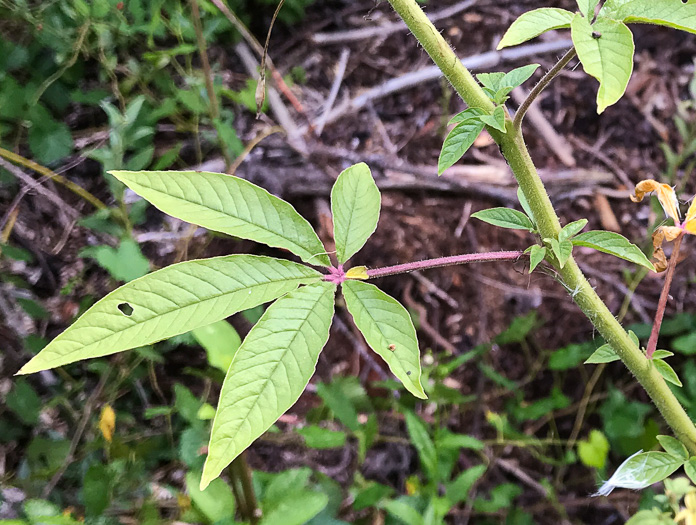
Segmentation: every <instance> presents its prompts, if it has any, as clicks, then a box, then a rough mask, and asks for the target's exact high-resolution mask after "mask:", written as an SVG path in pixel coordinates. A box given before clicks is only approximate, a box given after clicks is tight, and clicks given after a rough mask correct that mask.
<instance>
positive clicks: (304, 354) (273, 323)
mask: <svg viewBox="0 0 696 525" xmlns="http://www.w3.org/2000/svg"><path fill="white" fill-rule="evenodd" d="M335 290H336V286H335V285H334V284H332V283H327V282H320V283H315V284H311V285H308V286H304V287H302V288H300V289H298V290H295V291H294V292H291V293H289V294H287V295H286V296H284V297H282V298H281V299H278V300H277V301H276V302H275V303H273V304H272V305H271V306H270V307H269V308H268V310H266V312H265V313H264V314H263V316H261V319H259V321H258V323H256V325H254V327H253V328H252V329H251V331H250V332H249V334H248V335H247V337H246V339H245V340H244V342H243V343H242V346H240V347H239V350H238V351H237V353H236V354H235V357H234V360H233V361H232V365H231V366H230V369H229V370H228V372H227V376H226V377H225V381H224V383H223V385H222V391H221V393H220V401H219V403H218V409H217V413H216V414H215V420H214V421H213V430H212V433H211V436H210V445H209V447H208V457H207V458H206V462H205V467H204V468H203V477H202V479H201V489H204V488H205V487H206V486H207V485H208V484H209V483H210V482H211V481H212V480H213V479H215V478H217V477H218V476H219V474H220V472H222V470H223V469H224V468H225V467H226V466H227V465H229V464H230V463H231V462H232V460H234V459H235V458H236V457H237V456H238V455H239V454H241V453H242V451H244V449H246V448H247V447H248V446H249V445H250V444H251V443H252V442H253V441H254V440H255V439H256V438H258V437H259V436H260V435H261V434H263V433H264V432H265V431H266V430H267V429H268V428H269V427H270V426H271V425H272V424H273V423H275V422H276V420H277V419H278V418H279V417H280V416H282V415H283V414H284V413H285V411H286V410H288V409H289V408H290V407H291V406H292V405H294V404H295V402H296V401H297V400H298V399H299V397H300V395H301V394H302V392H303V391H304V389H305V386H306V385H307V383H308V382H309V380H310V379H311V377H312V375H313V374H314V370H315V367H316V364H317V360H318V359H319V353H320V352H321V350H322V348H324V345H325V344H326V341H327V340H328V338H329V327H330V326H331V320H332V319H333V313H334V292H335Z"/></svg>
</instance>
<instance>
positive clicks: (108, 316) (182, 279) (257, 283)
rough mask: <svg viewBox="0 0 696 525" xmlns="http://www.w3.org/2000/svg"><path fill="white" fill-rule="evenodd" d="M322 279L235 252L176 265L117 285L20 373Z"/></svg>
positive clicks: (98, 352) (132, 343) (220, 315)
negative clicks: (119, 285)
mask: <svg viewBox="0 0 696 525" xmlns="http://www.w3.org/2000/svg"><path fill="white" fill-rule="evenodd" d="M319 279H321V274H320V273H319V272H317V271H315V270H313V269H311V268H308V267H307V266H303V265H301V264H296V263H293V262H290V261H283V260H279V259H272V258H270V257H258V256H253V255H229V256H225V257H215V258H211V259H203V260H200V261H188V262H183V263H179V264H173V265H171V266H168V267H166V268H163V269H161V270H158V271H156V272H153V273H151V274H149V275H146V276H145V277H141V278H140V279H136V280H135V281H131V282H130V283H128V284H125V285H123V286H121V287H120V288H118V289H116V290H114V291H113V292H111V293H110V294H109V295H107V296H106V297H104V298H103V299H102V300H100V301H98V302H97V303H96V304H95V305H94V306H92V307H91V308H90V309H89V310H87V311H86V312H85V313H84V314H83V315H82V317H80V318H79V319H78V320H77V321H75V323H73V324H72V325H71V326H70V327H69V328H67V329H66V330H65V331H64V332H63V333H62V334H60V335H59V336H58V337H56V338H55V339H54V340H53V341H51V343H49V344H48V346H46V348H44V349H43V350H42V351H41V352H40V353H39V354H38V355H36V356H35V357H34V358H33V359H32V360H31V361H29V363H27V364H26V365H24V367H23V368H22V369H21V370H20V371H19V373H20V374H31V373H33V372H38V371H40V370H46V369H49V368H55V367H57V366H62V365H65V364H68V363H73V362H75V361H79V360H82V359H89V358H92V357H100V356H104V355H109V354H114V353H116V352H121V351H123V350H128V349H130V348H135V347H137V346H143V345H148V344H151V343H155V342H157V341H161V340H162V339H166V338H168V337H172V336H175V335H179V334H182V333H184V332H188V331H189V330H193V329H194V328H198V327H200V326H205V325H207V324H210V323H211V322H215V321H218V320H220V319H224V318H226V317H228V316H230V315H232V314H234V313H236V312H239V311H241V310H246V309H247V308H252V307H254V306H257V305H259V304H263V303H265V302H268V301H272V300H273V299H275V298H277V297H280V296H281V295H283V294H285V293H287V292H289V291H291V290H294V289H295V288H297V287H298V286H299V285H300V284H309V283H313V282H316V281H318V280H319Z"/></svg>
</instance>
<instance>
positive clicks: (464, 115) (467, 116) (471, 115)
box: [447, 108, 486, 126]
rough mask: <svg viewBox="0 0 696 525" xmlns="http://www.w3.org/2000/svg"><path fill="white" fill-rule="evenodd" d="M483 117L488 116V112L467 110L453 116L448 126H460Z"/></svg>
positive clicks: (473, 109)
mask: <svg viewBox="0 0 696 525" xmlns="http://www.w3.org/2000/svg"><path fill="white" fill-rule="evenodd" d="M481 115H486V112H485V111H483V110H482V109H479V108H466V109H465V110H464V111H462V112H460V113H457V114H456V115H455V116H453V117H452V118H451V119H450V121H449V122H448V123H447V125H448V126H451V125H452V124H459V123H460V122H464V121H465V120H471V119H474V120H476V119H478V118H479V117H480V116H481Z"/></svg>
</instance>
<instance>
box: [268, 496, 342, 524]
mask: <svg viewBox="0 0 696 525" xmlns="http://www.w3.org/2000/svg"><path fill="white" fill-rule="evenodd" d="M328 504H329V497H328V496H327V495H326V494H323V493H321V492H315V491H313V490H306V489H305V490H301V491H293V492H290V493H289V494H286V496H285V497H284V498H282V499H281V500H280V501H279V502H278V503H276V504H275V505H274V506H273V507H272V508H271V510H270V511H269V512H268V513H267V514H265V515H264V517H263V520H262V521H261V524H262V525H304V524H305V523H310V522H311V521H312V519H313V518H315V517H316V516H317V515H318V514H319V513H320V512H321V511H322V510H324V508H325V507H326V506H327V505H328ZM320 521H321V520H320Z"/></svg>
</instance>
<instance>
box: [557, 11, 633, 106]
mask: <svg viewBox="0 0 696 525" xmlns="http://www.w3.org/2000/svg"><path fill="white" fill-rule="evenodd" d="M570 29H571V36H572V38H573V44H574V45H575V50H576V51H577V53H578V58H579V59H580V62H581V63H582V67H583V68H584V69H585V72H586V73H587V74H588V75H590V76H593V77H594V78H596V79H597V80H598V81H599V91H598V92H597V113H602V112H603V111H604V110H605V109H606V108H607V107H608V106H611V105H612V104H615V103H616V102H617V101H618V100H619V99H620V98H621V97H622V96H623V94H624V92H625V91H626V86H627V85H628V81H629V79H630V78H631V73H633V51H634V49H635V47H634V44H633V33H631V30H630V29H629V28H628V27H627V26H626V25H625V24H624V23H622V22H617V21H616V20H609V19H606V18H603V19H599V20H597V22H596V23H595V24H594V25H590V23H589V22H588V21H587V19H586V18H583V17H582V16H580V15H576V16H575V18H573V21H572V23H571V26H570Z"/></svg>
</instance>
